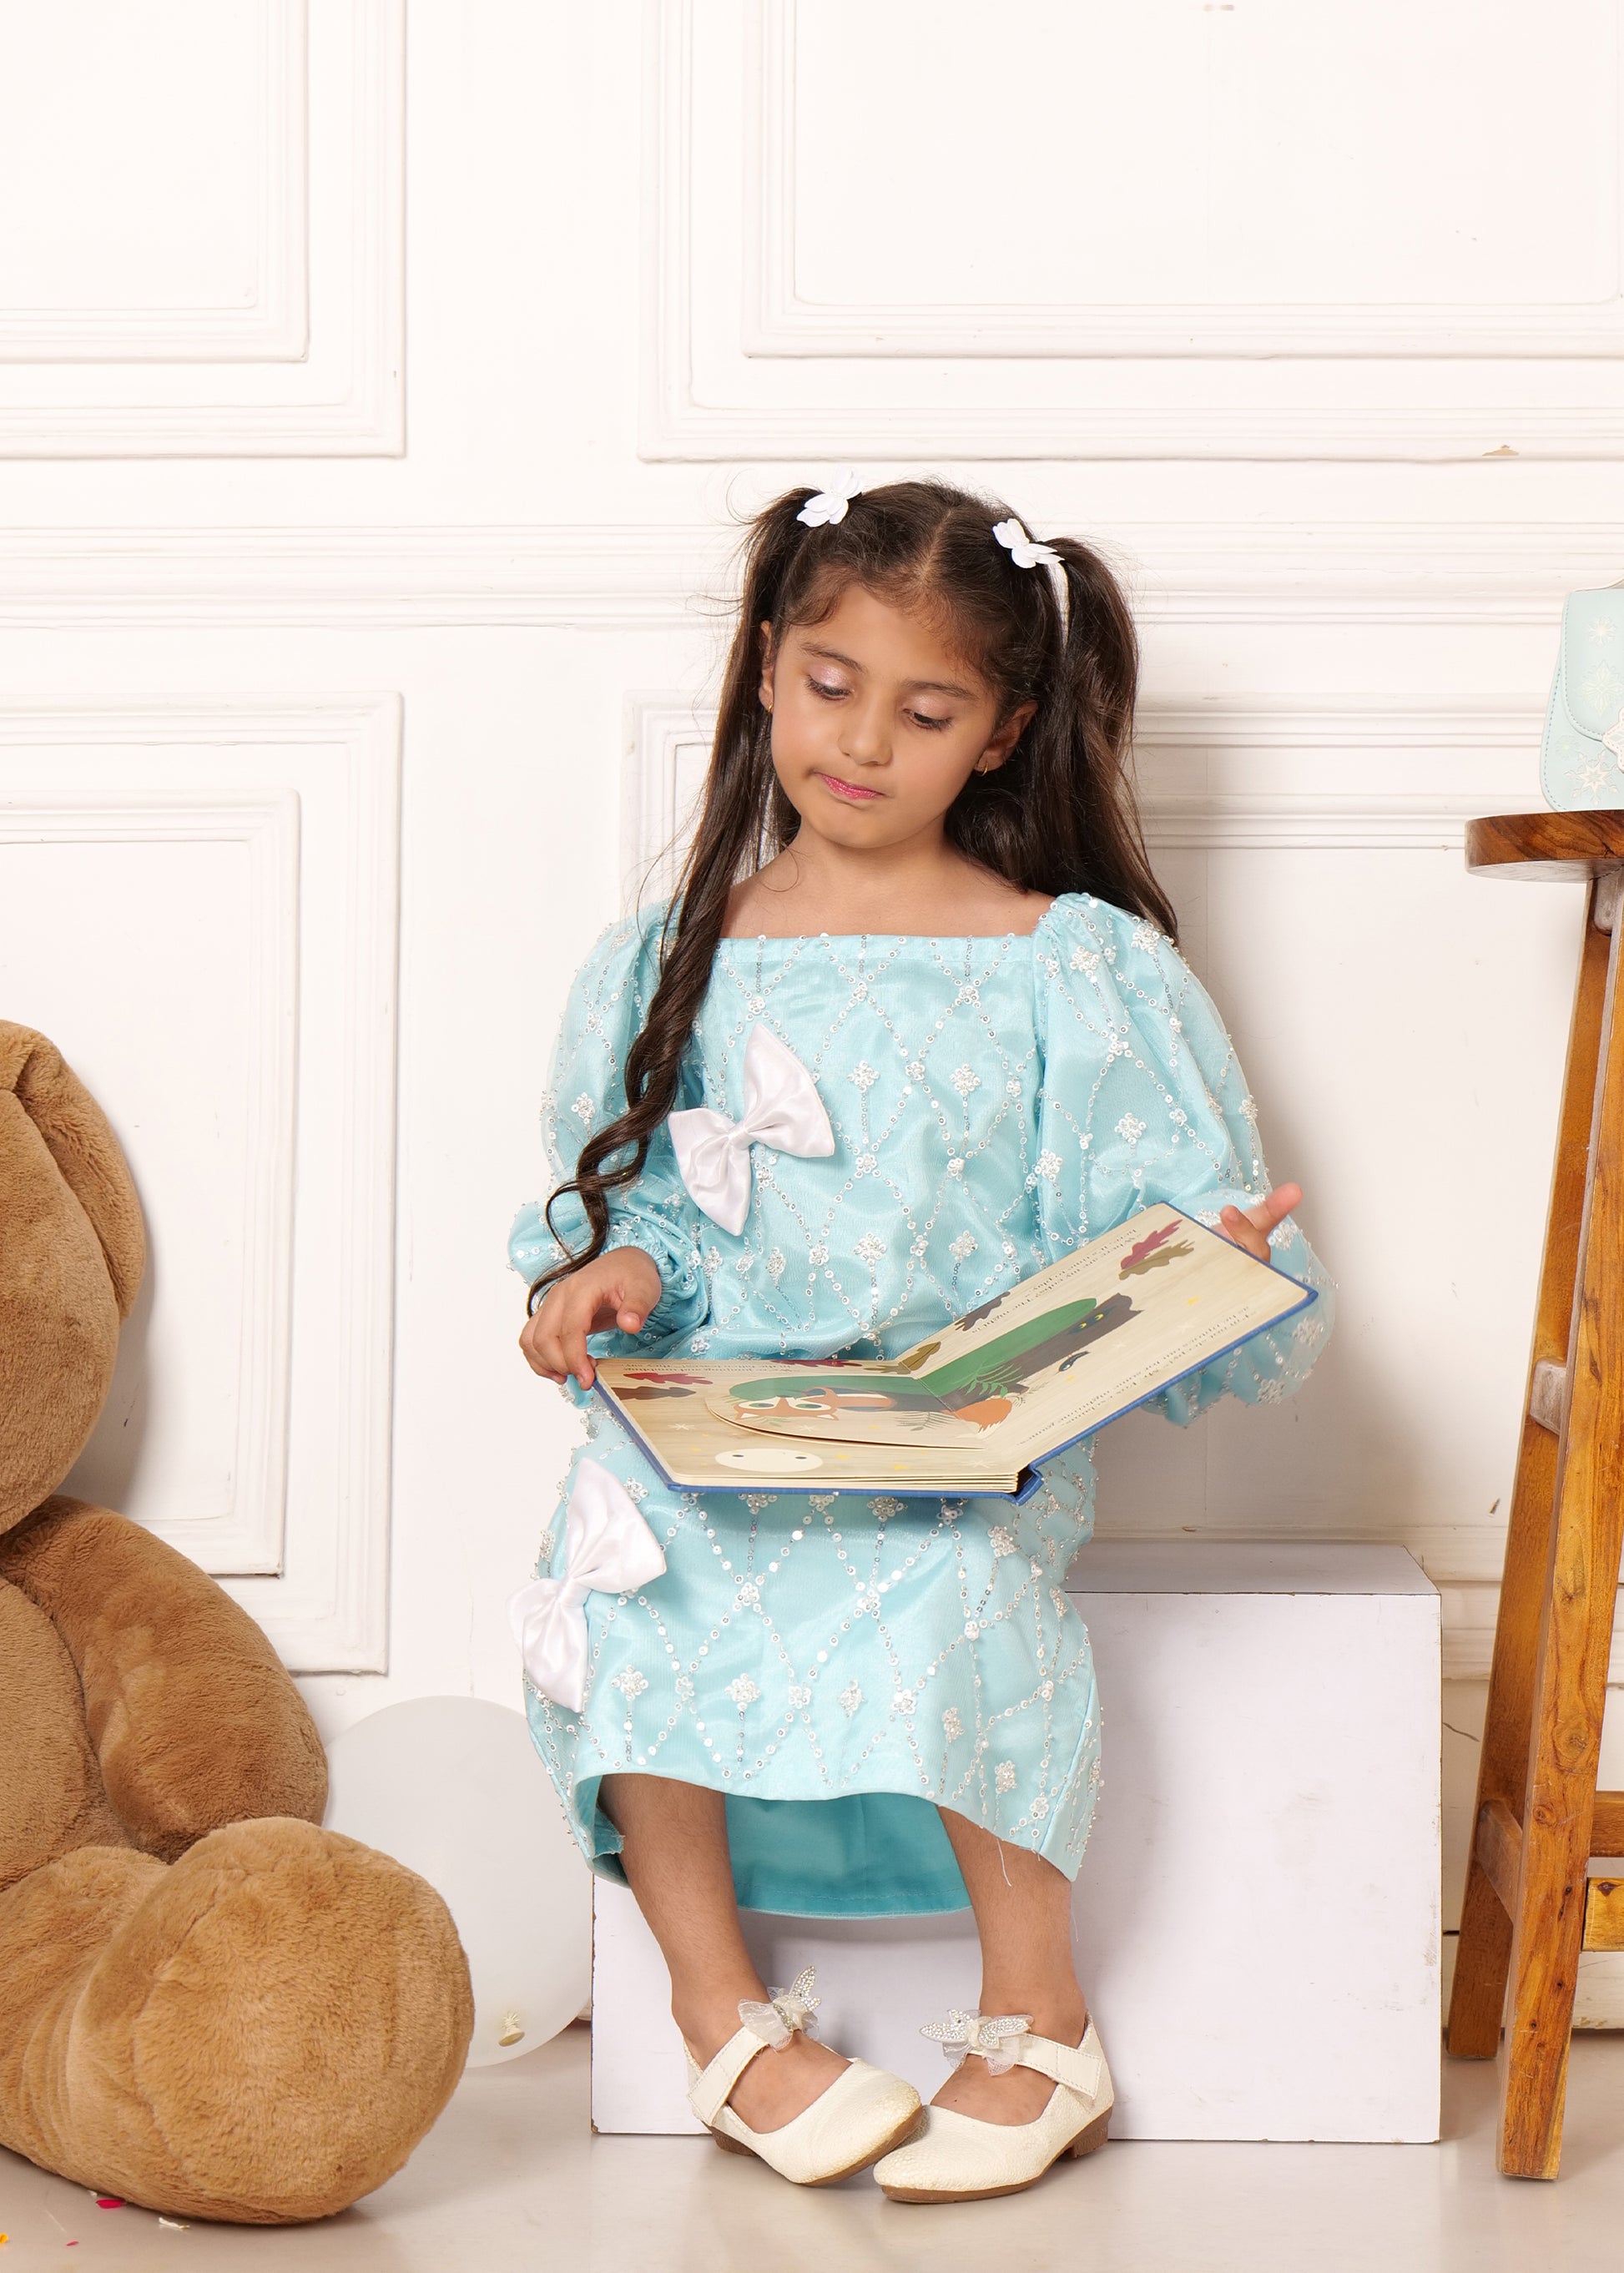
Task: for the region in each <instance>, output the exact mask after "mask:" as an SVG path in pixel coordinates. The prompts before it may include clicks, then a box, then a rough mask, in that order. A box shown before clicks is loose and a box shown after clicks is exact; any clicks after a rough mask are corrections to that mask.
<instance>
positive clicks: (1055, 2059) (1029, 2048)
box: [1011, 2021, 1111, 2100]
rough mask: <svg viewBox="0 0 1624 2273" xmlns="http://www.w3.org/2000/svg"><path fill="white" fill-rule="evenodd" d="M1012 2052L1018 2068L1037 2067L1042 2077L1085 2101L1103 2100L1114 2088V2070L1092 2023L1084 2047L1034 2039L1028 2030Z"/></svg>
mask: <svg viewBox="0 0 1624 2273" xmlns="http://www.w3.org/2000/svg"><path fill="white" fill-rule="evenodd" d="M1011 2050H1012V2051H1013V2052H1014V2055H1015V2065H1016V2066H1017V2067H1031V2068H1035V2069H1036V2070H1037V2072H1038V2074H1040V2075H1046V2076H1048V2077H1049V2081H1050V2082H1053V2083H1064V2085H1065V2087H1066V2089H1067V2090H1068V2091H1075V2092H1077V2093H1079V2095H1080V2096H1081V2097H1083V2098H1085V2099H1088V2100H1097V2099H1100V2098H1102V2097H1104V2095H1105V2094H1106V2093H1107V2092H1108V2091H1109V2089H1110V2084H1111V2076H1110V2070H1109V2068H1108V2067H1106V2065H1105V2052H1104V2048H1103V2047H1102V2045H1101V2043H1100V2039H1099V2037H1097V2036H1096V2035H1095V2034H1094V2022H1092V2021H1090V2022H1089V2023H1088V2026H1087V2028H1086V2029H1085V2030H1084V2031H1083V2041H1082V2043H1081V2044H1057V2043H1056V2040H1055V2038H1054V2037H1034V2036H1033V2035H1032V2034H1031V2032H1030V2031H1028V2032H1027V2033H1026V2035H1025V2036H1023V2037H1018V2038H1017V2039H1016V2040H1015V2042H1014V2044H1012V2045H1011Z"/></svg>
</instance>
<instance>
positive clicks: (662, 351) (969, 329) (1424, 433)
mask: <svg viewBox="0 0 1624 2273" xmlns="http://www.w3.org/2000/svg"><path fill="white" fill-rule="evenodd" d="M805 20H807V21H808V22H810V21H814V20H816V19H815V18H814V17H813V16H811V15H810V14H809V13H808V15H807V17H806V18H805ZM644 24H645V63H644V184H643V200H644V218H643V259H644V270H645V273H644V342H643V363H644V371H643V411H642V439H641V450H642V454H643V456H644V457H645V458H648V459H650V460H656V461H658V460H665V459H672V460H695V461H705V460H727V459H738V460H743V461H771V460H775V459H786V460H791V461H794V462H796V463H800V464H804V463H806V462H808V461H811V462H814V463H816V461H818V460H819V459H820V458H821V459H832V460H837V461H838V460H841V459H846V458H851V459H859V460H861V459H864V458H868V459H881V460H896V461H913V462H918V461H935V460H939V459H944V458H946V459H962V460H967V461H975V460H993V461H1013V460H1026V459H1071V458H1079V459H1085V460H1086V459H1238V460H1258V461H1269V460H1272V461H1289V460H1296V459H1319V460H1322V461H1355V462H1358V461H1387V462H1393V463H1404V462H1425V461H1470V460H1473V459H1481V458H1487V457H1495V456H1513V457H1525V458H1542V459H1549V460H1570V461H1579V460H1609V459H1618V458H1620V457H1624V375H1621V374H1620V369H1619V363H1618V350H1619V347H1620V344H1624V297H1620V280H1619V279H1617V278H1616V277H1615V278H1614V280H1613V287H1612V289H1611V290H1610V291H1609V292H1608V293H1607V294H1606V295H1605V296H1604V297H1603V298H1601V299H1600V300H1599V301H1598V302H1595V303H1583V302H1580V303H1575V304H1571V305H1550V306H1546V305H1539V306H1523V305H1521V304H1518V303H1517V302H1516V300H1515V297H1514V298H1512V299H1511V300H1509V301H1508V302H1507V304H1505V305H1503V306H1501V305H1496V304H1488V303H1480V304H1472V303H1470V302H1464V303H1461V304H1455V303H1450V304H1447V305H1445V304H1438V303H1434V304H1431V305H1428V304H1426V303H1425V301H1423V302H1420V303H1414V304H1412V303H1405V304H1396V303H1395V304H1380V303H1375V304H1371V303H1365V302H1358V303H1354V302H1351V301H1349V302H1343V303H1341V304H1338V303H1336V302H1335V301H1332V302H1328V303H1322V304H1316V303H1307V302H1305V303H1304V304H1290V305H1281V306H1273V305H1267V304H1256V305H1252V306H1244V305H1239V306H1232V305H1223V306H1220V305H1213V306H1207V305H1203V306H1199V307H1197V306H1180V305H1177V304H1170V305H1167V306H1164V307H1161V308H1157V307H1154V306H1153V305H1146V306H1136V307H1131V308H1130V307H1120V306H1112V305H1109V304H1102V305H1099V306H1094V307H1087V308H1076V309H1066V308H1065V307H1064V306H1057V307H1056V308H1053V309H1049V310H1041V309H1036V308H1034V307H1030V306H1026V307H1023V306H1020V305H1019V304H1007V305H1006V304H989V303H985V302H981V301H976V300H974V299H970V298H966V300H964V301H962V302H959V301H955V302H954V303H953V304H951V305H944V306H936V307H930V306H925V307H916V308H907V307H903V306H900V305H898V304H878V305H876V306H873V307H860V306H857V305H854V304H853V305H849V306H844V307H843V306H839V305H823V304H814V303H811V302H808V301H806V300H804V299H801V298H800V297H798V296H797V295H796V293H795V290H794V287H793V266H794V236H795V189H794V171H793V169H794V164H795V157H794V110H795V65H794V41H795V33H796V26H797V15H796V11H795V9H794V6H793V0H771V4H768V5H764V6H763V7H760V8H757V7H756V6H753V5H752V6H750V7H748V8H746V9H744V10H743V11H738V10H729V11H723V10H716V11H703V10H696V9H695V6H694V4H693V0H645V17H644ZM734 71H737V76H738V93H737V94H736V95H735V94H734V92H733V77H732V74H733V72H734ZM725 81H726V84H724V82H725ZM713 82H714V84H713ZM702 98H703V101H704V116H705V121H706V125H705V130H704V131H703V133H702V132H699V131H696V128H695V111H696V106H697V105H698V104H699V102H700V101H701V99H702ZM730 117H731V119H732V127H731V132H732V137H733V148H731V149H729V148H726V147H718V138H719V140H720V142H721V143H723V144H726V141H727V139H728V131H729V130H728V121H729V119H730ZM1615 188H1616V168H1615ZM696 243H703V246H704V248H705V250H704V259H703V266H702V264H700V263H697V262H696V260H695V244H696ZM734 263H736V265H737V269H738V274H739V275H740V278H741V292H740V293H739V295H738V296H736V297H732V298H730V297H729V296H728V295H727V293H726V291H725V290H724V289H721V288H720V285H719V282H718V279H719V278H720V277H722V276H724V275H725V274H726V273H727V271H728V270H729V268H730V266H732V265H733V264H734ZM707 294H708V299H707ZM882 362H883V364H886V365H887V366H888V369H887V371H886V373H885V377H886V378H887V379H892V380H893V381H894V380H895V379H896V378H897V375H898V371H900V372H901V373H903V374H906V371H908V369H909V367H910V364H918V363H921V362H923V363H934V364H936V371H935V372H934V373H931V374H929V375H927V376H924V377H922V378H921V381H920V383H919V385H918V386H916V387H914V388H909V387H906V386H898V385H897V384H895V383H893V384H889V385H888V384H884V383H883V381H882V380H881V379H879V378H878V377H877V376H876V375H874V374H876V365H877V364H878V363H882ZM1019 366H1024V367H1025V369H1026V371H1028V372H1029V373H1030V374H1031V381H1030V384H1027V383H1026V382H1025V381H1024V380H1023V381H1022V382H1021V383H1019V384H1017V383H1016V382H1015V381H1014V380H1012V379H1004V380H1003V381H1001V382H1000V385H999V386H998V387H989V386H986V385H982V384H979V383H978V381H977V373H978V371H989V370H1002V371H1004V372H1009V371H1011V370H1013V369H1015V368H1016V367H1019ZM820 367H821V370H822V371H823V373H824V374H826V376H824V377H821V378H820V377H819V375H818V372H819V369H820ZM1224 367H1227V369H1228V371H1229V374H1230V375H1229V376H1228V377H1226V378H1224V379H1222V380H1220V379H1218V378H1217V377H1216V376H1215V371H1216V369H1218V368H1224ZM1147 371H1148V372H1149V373H1150V374H1152V375H1151V376H1149V377H1147ZM865 372H868V374H870V375H869V376H868V377H865V376H864V374H865ZM1181 373H1183V374H1185V375H1187V379H1188V381H1190V382H1193V383H1187V382H1186V379H1185V378H1181V376H1180V374H1181ZM1162 374H1165V375H1162ZM1045 394H1047V395H1048V397H1049V400H1047V401H1045V400H1043V399H1042V397H1043V396H1044V395H1045ZM1034 396H1035V397H1036V398H1037V399H1035V400H1034Z"/></svg>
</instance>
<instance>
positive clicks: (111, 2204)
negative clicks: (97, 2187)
mask: <svg viewBox="0 0 1624 2273" xmlns="http://www.w3.org/2000/svg"><path fill="white" fill-rule="evenodd" d="M91 2200H92V2201H93V2202H94V2203H95V2206H96V2208H97V2209H123V2208H124V2202H123V2200H122V2198H121V2197H120V2196H119V2195H117V2194H93V2195H92V2196H91Z"/></svg>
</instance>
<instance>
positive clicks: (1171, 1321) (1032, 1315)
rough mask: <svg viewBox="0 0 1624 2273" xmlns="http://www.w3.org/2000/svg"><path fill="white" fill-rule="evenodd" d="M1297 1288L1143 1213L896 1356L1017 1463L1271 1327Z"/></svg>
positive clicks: (1240, 1253)
mask: <svg viewBox="0 0 1624 2273" xmlns="http://www.w3.org/2000/svg"><path fill="white" fill-rule="evenodd" d="M1303 1297H1304V1289H1303V1288H1302V1287H1300V1286H1299V1285H1298V1284H1297V1281H1296V1279H1288V1278H1287V1277H1286V1276H1285V1274H1284V1273H1283V1272H1279V1271H1275V1270H1274V1269H1273V1268H1272V1267H1271V1266H1270V1265H1268V1264H1262V1263H1259V1262H1258V1261H1257V1260H1256V1258H1255V1257H1252V1256H1250V1255H1248V1254H1247V1253H1246V1251H1245V1249H1244V1248H1239V1247H1237V1246H1235V1245H1234V1244H1233V1242H1231V1241H1229V1240H1227V1239H1225V1238H1223V1237H1222V1235H1221V1234H1219V1233H1217V1232H1214V1231H1209V1230H1208V1229H1207V1227H1206V1225H1205V1224H1199V1223H1197V1222H1195V1221H1194V1219H1192V1217H1189V1216H1186V1215H1184V1214H1183V1213H1181V1212H1180V1211H1179V1210H1178V1209H1177V1208H1174V1207H1168V1206H1159V1207H1152V1208H1146V1209H1143V1210H1141V1212H1139V1214H1138V1215H1136V1216H1134V1217H1132V1219H1130V1220H1129V1221H1128V1222H1127V1223H1125V1224H1123V1225H1121V1226H1119V1227H1118V1228H1117V1229H1116V1230H1115V1231H1111V1232H1107V1233H1106V1234H1104V1236H1103V1237H1102V1238H1100V1239H1096V1240H1094V1241H1091V1242H1090V1243H1089V1244H1088V1245H1087V1246H1086V1247H1084V1248H1079V1249H1078V1250H1077V1252H1076V1253H1075V1254H1074V1255H1071V1256H1068V1257H1065V1258H1064V1261H1062V1262H1060V1263H1056V1264H1051V1265H1050V1267H1049V1269H1048V1270H1047V1271H1041V1272H1037V1273H1036V1274H1035V1275H1034V1277H1032V1278H1030V1279H1023V1280H1022V1281H1021V1282H1020V1284H1019V1286H1017V1287H1011V1289H1010V1291H1009V1292H1008V1293H1007V1294H999V1295H995V1296H994V1297H993V1298H992V1300H991V1301H990V1302H984V1303H982V1304H981V1305H980V1306H979V1308H978V1309H974V1310H972V1311H970V1312H969V1313H967V1314H966V1317H963V1318H961V1319H959V1320H958V1322H957V1323H956V1324H954V1325H953V1326H951V1327H949V1328H947V1329H945V1330H944V1332H942V1333H940V1334H937V1335H932V1336H931V1337H930V1339H929V1341H927V1342H924V1343H921V1344H918V1345H916V1346H915V1347H914V1349H913V1350H910V1351H908V1352H907V1353H906V1356H905V1357H904V1358H903V1359H902V1360H901V1361H899V1362H901V1363H904V1364H906V1365H907V1366H908V1368H909V1372H910V1377H911V1378H913V1379H914V1380H916V1381H917V1382H918V1383H919V1385H920V1387H921V1390H925V1391H928V1392H930V1393H931V1394H933V1395H934V1396H936V1397H937V1398H939V1399H941V1400H942V1402H943V1404H944V1405H945V1406H946V1407H948V1408H949V1409H950V1410H951V1411H952V1412H954V1413H956V1414H958V1415H959V1418H960V1419H961V1420H966V1421H971V1422H974V1423H975V1425H976V1426H977V1428H978V1429H980V1430H981V1434H982V1441H983V1443H984V1444H985V1445H986V1447H987V1449H988V1450H989V1451H991V1450H992V1449H993V1448H994V1447H995V1446H996V1448H997V1449H998V1450H999V1451H1000V1452H1004V1454H1005V1455H1006V1457H1007V1458H1009V1459H1011V1460H1013V1461H1014V1462H1015V1463H1016V1464H1017V1465H1018V1466H1019V1465H1021V1464H1024V1463H1025V1462H1026V1461H1027V1460H1035V1459H1041V1458H1042V1457H1043V1456H1044V1455H1045V1454H1047V1453H1049V1452H1052V1451H1054V1450H1055V1448H1056V1446H1057V1445H1060V1444H1068V1443H1070V1442H1071V1440H1072V1439H1073V1438H1074V1437H1080V1436H1085V1435H1086V1434H1087V1433H1088V1432H1089V1431H1090V1430H1091V1429H1094V1428H1097V1427H1099V1426H1100V1425H1101V1424H1102V1423H1103V1422H1106V1421H1109V1420H1110V1419H1111V1418H1112V1417H1113V1416H1114V1415H1115V1414H1118V1413H1120V1412H1123V1411H1124V1410H1125V1409H1126V1408H1127V1407H1129V1406H1131V1405H1134V1404H1137V1403H1138V1402H1139V1399H1142V1398H1143V1397H1145V1396H1147V1394H1150V1393H1153V1392H1154V1391H1156V1390H1157V1389H1159V1388H1162V1387H1163V1386H1164V1385H1165V1384H1167V1383H1169V1382H1170V1381H1175V1380H1177V1379H1178V1378H1179V1377H1181V1376H1183V1375H1184V1374H1185V1373H1188V1372H1190V1371H1192V1370H1193V1369H1196V1368H1198V1367H1199V1366H1201V1365H1203V1364H1205V1363H1206V1362H1207V1359H1208V1358H1211V1357H1215V1356H1216V1355H1217V1354H1218V1353H1219V1352H1220V1351H1222V1350H1224V1349H1227V1348H1229V1347H1230V1346H1231V1345H1233V1344H1234V1343H1236V1342H1238V1341H1242V1340H1244V1339H1246V1338H1247V1337H1248V1336H1249V1335H1251V1334H1253V1333H1256V1332H1259V1330H1260V1329H1261V1328H1263V1327H1264V1326H1267V1325H1272V1324H1274V1321H1275V1320H1276V1319H1277V1318H1279V1317H1282V1316H1284V1315H1285V1314H1286V1313H1287V1312H1288V1311H1290V1310H1293V1309H1297V1308H1299V1307H1300V1306H1301V1304H1302V1302H1303Z"/></svg>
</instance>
